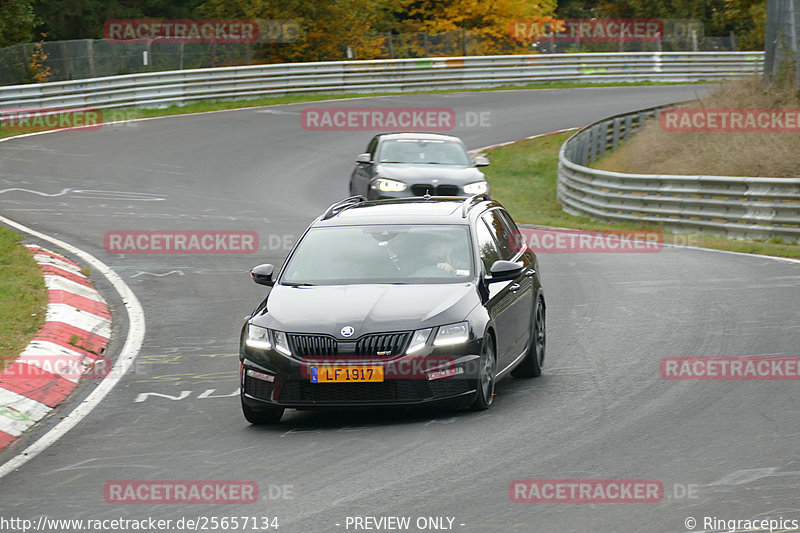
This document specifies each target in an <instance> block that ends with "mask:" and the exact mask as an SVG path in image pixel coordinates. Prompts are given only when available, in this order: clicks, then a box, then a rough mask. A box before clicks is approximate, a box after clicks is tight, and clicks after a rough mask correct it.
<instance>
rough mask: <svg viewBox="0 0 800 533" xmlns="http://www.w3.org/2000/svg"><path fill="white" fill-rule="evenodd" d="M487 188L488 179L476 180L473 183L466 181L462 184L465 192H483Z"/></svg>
mask: <svg viewBox="0 0 800 533" xmlns="http://www.w3.org/2000/svg"><path fill="white" fill-rule="evenodd" d="M488 190H489V182H488V181H476V182H475V183H467V184H466V185H464V192H465V193H466V194H483V193H485V192H486V191H488Z"/></svg>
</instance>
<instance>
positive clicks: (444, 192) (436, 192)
mask: <svg viewBox="0 0 800 533" xmlns="http://www.w3.org/2000/svg"><path fill="white" fill-rule="evenodd" d="M426 192H427V193H428V194H430V195H431V196H457V195H458V194H459V187H458V185H439V186H438V187H436V186H433V185H425V184H417V185H412V186H411V193H412V194H413V195H414V196H424V195H425V193H426Z"/></svg>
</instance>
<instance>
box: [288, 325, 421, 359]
mask: <svg viewBox="0 0 800 533" xmlns="http://www.w3.org/2000/svg"><path fill="white" fill-rule="evenodd" d="M410 337H411V332H409V331H398V332H391V333H371V334H368V335H364V336H362V337H359V338H358V339H355V340H352V341H337V340H336V339H335V338H334V337H332V336H330V335H317V334H304V333H302V334H301V333H290V334H289V346H290V348H291V349H292V353H293V354H294V355H295V356H296V357H301V358H302V357H313V356H320V355H321V356H329V355H375V356H381V357H388V356H391V355H399V354H401V353H403V350H405V347H406V344H407V343H408V341H409V338H410Z"/></svg>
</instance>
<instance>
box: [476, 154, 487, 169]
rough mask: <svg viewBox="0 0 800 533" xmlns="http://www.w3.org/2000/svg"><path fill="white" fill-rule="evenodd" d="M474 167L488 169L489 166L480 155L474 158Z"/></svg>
mask: <svg viewBox="0 0 800 533" xmlns="http://www.w3.org/2000/svg"><path fill="white" fill-rule="evenodd" d="M475 166H476V167H488V166H489V160H488V159H486V158H485V157H483V156H482V155H479V156H477V157H475Z"/></svg>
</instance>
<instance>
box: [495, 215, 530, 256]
mask: <svg viewBox="0 0 800 533" xmlns="http://www.w3.org/2000/svg"><path fill="white" fill-rule="evenodd" d="M495 213H497V215H498V216H499V217H500V218H501V219H502V220H503V224H504V225H505V227H506V229H507V230H508V234H509V235H510V236H511V238H510V239H509V241H508V242H509V243H510V245H511V249H512V252H514V254H515V255H516V254H518V253H519V252H520V251H521V249H522V251H524V249H525V248H526V247H523V243H524V241H523V240H522V239H523V237H522V235H521V234H520V232H519V228H518V227H517V224H516V223H515V222H514V219H512V218H511V215H509V214H508V211H506V210H504V209H498V210H496V211H495Z"/></svg>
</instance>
